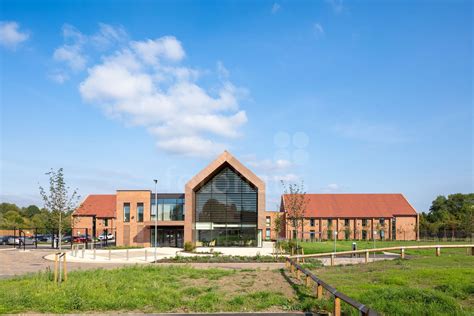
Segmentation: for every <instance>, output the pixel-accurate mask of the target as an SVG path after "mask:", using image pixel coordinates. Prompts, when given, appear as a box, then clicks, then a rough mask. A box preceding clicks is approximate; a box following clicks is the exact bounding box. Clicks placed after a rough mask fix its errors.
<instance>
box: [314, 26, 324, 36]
mask: <svg viewBox="0 0 474 316" xmlns="http://www.w3.org/2000/svg"><path fill="white" fill-rule="evenodd" d="M313 32H314V35H316V37H321V36H324V34H325V33H324V28H323V26H322V25H321V24H319V23H314V24H313Z"/></svg>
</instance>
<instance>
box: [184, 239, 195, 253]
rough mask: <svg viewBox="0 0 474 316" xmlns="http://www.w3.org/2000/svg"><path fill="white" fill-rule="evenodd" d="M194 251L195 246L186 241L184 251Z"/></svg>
mask: <svg viewBox="0 0 474 316" xmlns="http://www.w3.org/2000/svg"><path fill="white" fill-rule="evenodd" d="M194 249H196V246H194V244H193V243H192V242H189V241H187V242H185V243H184V251H187V252H193V251H194Z"/></svg>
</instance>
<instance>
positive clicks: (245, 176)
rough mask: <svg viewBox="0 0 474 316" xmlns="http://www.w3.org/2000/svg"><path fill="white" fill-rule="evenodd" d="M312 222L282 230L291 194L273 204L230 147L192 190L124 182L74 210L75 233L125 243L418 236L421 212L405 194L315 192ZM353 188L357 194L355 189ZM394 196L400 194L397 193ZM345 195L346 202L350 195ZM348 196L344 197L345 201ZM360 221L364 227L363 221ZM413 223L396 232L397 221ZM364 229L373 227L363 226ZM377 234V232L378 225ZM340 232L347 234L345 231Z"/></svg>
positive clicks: (308, 217) (255, 243)
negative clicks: (379, 233)
mask: <svg viewBox="0 0 474 316" xmlns="http://www.w3.org/2000/svg"><path fill="white" fill-rule="evenodd" d="M307 196H308V198H309V202H310V203H308V208H307V210H305V220H304V229H303V231H302V232H301V235H300V236H297V235H295V234H296V232H293V231H292V230H291V225H289V223H288V222H286V225H285V229H284V230H283V231H281V232H276V231H275V230H274V227H273V223H274V221H275V219H276V217H277V216H281V215H282V216H283V218H285V217H287V212H286V210H285V206H284V201H285V196H283V198H282V201H283V202H282V209H281V210H280V212H267V211H266V210H265V183H264V182H263V181H262V180H261V179H260V178H259V177H257V176H256V175H255V174H254V173H253V172H252V171H251V170H249V169H248V168H247V167H245V166H244V165H243V164H242V163H241V162H240V161H238V160H237V159H236V158H235V157H234V156H233V155H232V154H230V153H229V152H227V151H224V152H223V153H222V154H221V155H219V156H218V157H217V158H216V159H215V160H214V161H212V162H211V163H210V164H209V165H208V166H207V167H205V168H204V169H203V170H201V171H200V172H199V173H198V174H196V175H195V176H194V177H193V178H192V179H191V180H189V181H188V182H187V183H186V185H185V187H184V192H181V193H155V192H152V191H151V190H117V191H116V192H115V194H107V195H98V194H91V195H89V196H88V197H87V198H86V199H85V200H84V201H83V202H82V203H81V205H80V206H79V207H78V209H77V210H76V211H75V212H74V213H73V228H74V229H73V233H74V234H83V233H84V232H85V230H86V229H87V231H88V234H89V235H91V236H94V237H98V236H99V235H100V234H102V233H103V232H105V231H106V232H108V233H113V234H114V235H115V240H116V245H118V246H143V247H147V246H154V245H155V232H156V243H157V246H164V247H165V246H166V247H183V245H184V243H186V242H191V243H193V244H194V245H196V246H198V247H199V246H211V247H212V246H216V247H222V246H223V247H260V246H262V243H263V240H275V239H279V238H292V237H298V238H302V239H314V238H317V237H318V238H321V239H327V238H329V232H331V231H333V230H334V229H335V230H336V231H339V230H341V229H343V231H344V232H346V231H347V230H350V229H351V227H352V228H354V227H355V229H354V231H353V232H351V234H350V235H349V238H350V239H353V238H354V239H363V238H371V236H372V235H371V234H374V233H373V232H370V230H369V229H363V227H367V228H369V227H370V228H371V229H372V227H374V228H375V227H379V226H378V225H381V227H382V228H383V230H384V232H385V230H386V233H383V234H386V235H384V236H388V237H387V238H393V237H392V236H395V237H398V238H400V239H407V240H408V239H416V237H417V231H416V232H414V231H410V230H409V229H408V228H410V227H411V229H417V225H418V219H417V216H416V212H415V211H414V209H413V208H411V206H409V204H408V202H407V201H406V200H405V199H404V198H403V196H401V195H365V197H364V199H365V200H363V201H362V200H360V201H359V202H356V201H357V200H358V198H357V197H362V195H347V197H344V196H343V195H318V194H314V195H312V194H311V195H307ZM351 196H352V197H351ZM389 196H392V198H389ZM344 201H345V202H344ZM343 202H344V203H343ZM359 228H360V229H359ZM399 228H403V229H406V231H404V234H405V235H403V236H404V237H403V238H401V236H402V235H401V233H398V232H397V233H394V232H395V231H397V229H399ZM362 231H367V232H366V233H363V232H362ZM375 234H376V233H375ZM338 238H339V239H342V238H344V237H342V236H338Z"/></svg>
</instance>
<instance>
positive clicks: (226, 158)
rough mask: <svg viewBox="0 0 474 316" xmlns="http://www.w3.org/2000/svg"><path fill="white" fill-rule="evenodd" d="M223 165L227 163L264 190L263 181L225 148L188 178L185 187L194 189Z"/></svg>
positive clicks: (260, 189)
mask: <svg viewBox="0 0 474 316" xmlns="http://www.w3.org/2000/svg"><path fill="white" fill-rule="evenodd" d="M224 165H229V166H230V167H231V168H232V169H234V170H235V171H237V172H238V173H239V174H240V175H241V176H242V177H244V178H245V179H246V180H247V181H249V182H250V183H251V184H253V185H254V186H256V187H257V188H258V190H259V191H260V192H264V191H265V183H264V182H263V181H262V180H261V179H260V178H259V177H257V176H256V175H255V174H254V173H253V172H252V171H250V169H248V168H247V167H245V166H244V165H243V164H242V163H241V162H240V161H238V160H237V158H235V157H234V156H233V155H232V154H231V153H229V152H228V151H227V150H225V151H224V152H223V153H222V154H220V155H219V156H218V157H217V158H216V159H214V161H212V162H211V163H210V164H209V165H207V167H205V168H204V169H202V170H201V171H200V172H199V173H198V174H197V175H195V176H194V177H193V178H192V179H191V180H189V181H188V183H186V188H190V189H192V190H194V189H195V188H196V187H198V186H199V185H200V184H202V183H204V182H205V181H206V180H208V179H210V178H211V177H212V176H213V175H215V174H216V173H217V172H218V171H219V170H221V168H222V167H223V166H224Z"/></svg>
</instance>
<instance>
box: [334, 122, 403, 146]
mask: <svg viewBox="0 0 474 316" xmlns="http://www.w3.org/2000/svg"><path fill="white" fill-rule="evenodd" d="M332 130H333V131H334V132H335V133H336V134H338V135H340V136H342V137H345V138H350V139H355V140H359V141H366V142H378V143H402V142H405V141H406V140H407V138H406V137H405V136H403V135H402V132H401V131H400V130H399V129H398V128H396V127H394V126H390V125H388V124H373V123H369V122H363V121H361V120H354V121H352V122H349V123H345V124H337V125H335V126H334V127H333V128H332Z"/></svg>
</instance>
